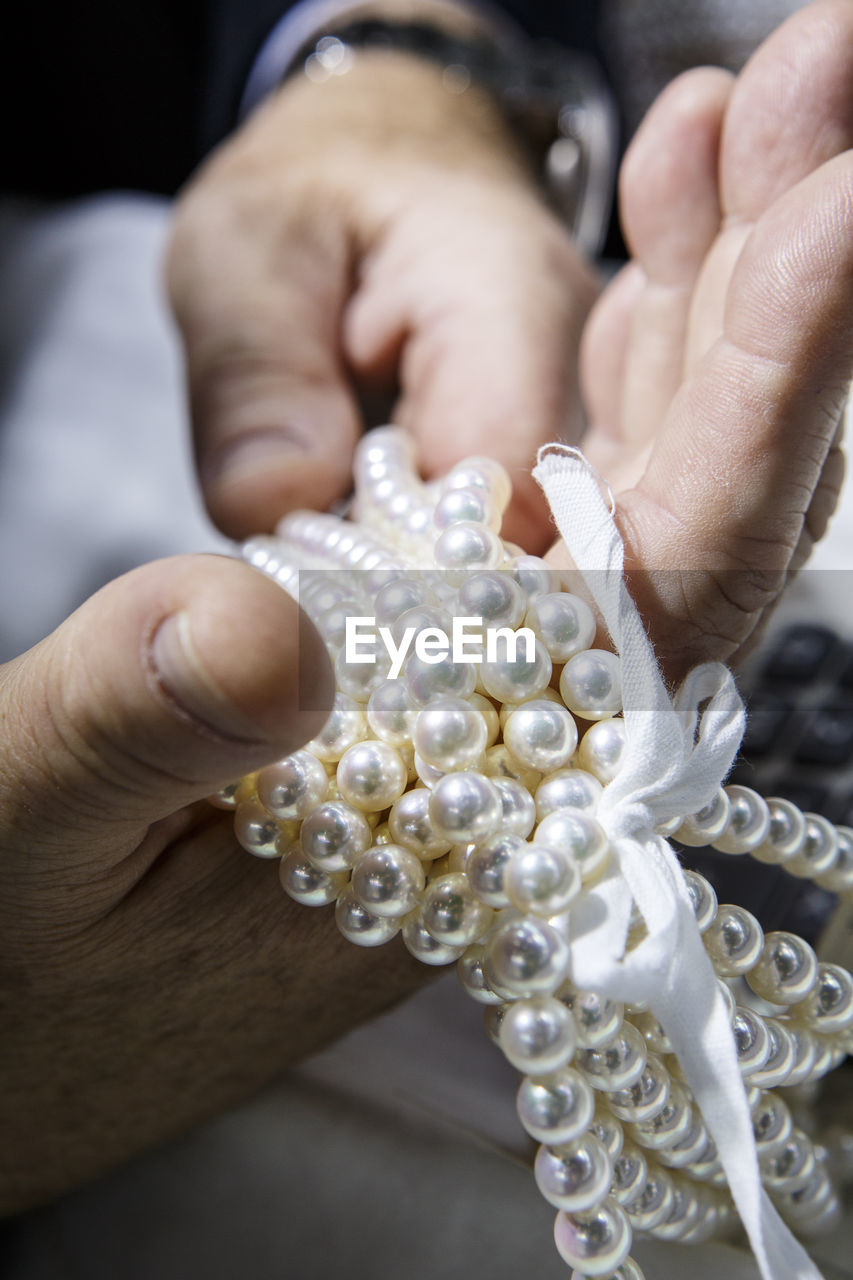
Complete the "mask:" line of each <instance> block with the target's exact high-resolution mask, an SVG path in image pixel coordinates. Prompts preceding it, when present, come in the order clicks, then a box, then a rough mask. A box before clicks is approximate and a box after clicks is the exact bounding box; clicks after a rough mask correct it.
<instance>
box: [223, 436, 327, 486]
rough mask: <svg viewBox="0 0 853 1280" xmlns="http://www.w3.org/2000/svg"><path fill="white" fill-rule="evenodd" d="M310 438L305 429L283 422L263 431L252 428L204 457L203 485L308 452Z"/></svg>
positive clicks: (234, 477)
mask: <svg viewBox="0 0 853 1280" xmlns="http://www.w3.org/2000/svg"><path fill="white" fill-rule="evenodd" d="M311 448H312V441H311V436H310V434H309V433H308V432H307V431H303V430H302V429H301V428H299V427H296V426H292V425H286V426H282V427H276V428H274V429H272V428H270V429H267V430H263V431H252V432H250V433H248V434H246V435H241V436H237V437H236V438H235V439H233V440H229V441H228V442H227V443H226V444H224V445H222V447H221V448H219V449H216V450H215V451H214V452H213V453H212V454H210V455H209V456H208V457H207V458H205V460H204V462H203V464H202V474H203V479H204V481H205V482H206V483H207V484H216V483H217V482H221V481H223V480H238V479H242V477H243V476H247V475H256V474H257V473H258V472H263V471H267V470H268V469H269V468H270V467H277V466H280V465H282V464H286V463H289V462H292V461H293V459H294V457H299V456H300V455H303V456H304V455H306V454H308V453H310V452H311Z"/></svg>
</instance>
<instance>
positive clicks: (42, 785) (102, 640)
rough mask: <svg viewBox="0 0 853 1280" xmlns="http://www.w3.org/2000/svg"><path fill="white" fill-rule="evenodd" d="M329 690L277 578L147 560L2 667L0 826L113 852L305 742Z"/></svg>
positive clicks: (44, 840) (209, 559)
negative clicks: (1, 817) (1, 818)
mask: <svg viewBox="0 0 853 1280" xmlns="http://www.w3.org/2000/svg"><path fill="white" fill-rule="evenodd" d="M332 696H333V681H332V674H331V668H330V665H329V662H328V658H327V656H326V652H325V649H324V647H323V645H322V643H321V642H320V639H319V637H318V636H317V634H316V632H315V631H314V630H313V628H312V626H311V624H310V623H309V622H308V621H307V620H306V619H305V617H304V615H301V614H300V611H299V608H298V606H297V605H296V604H295V603H294V601H293V600H291V598H290V597H289V596H288V595H287V594H286V593H285V592H284V591H283V590H282V589H281V588H280V587H278V586H277V585H276V584H275V583H274V582H272V581H271V580H270V579H268V578H265V577H263V576H262V575H261V574H259V573H258V572H257V571H256V570H254V569H251V568H249V567H248V566H247V565H244V564H241V563H240V562H238V561H232V560H228V559H226V558H224V557H222V558H220V557H215V556H182V557H177V558H175V559H172V560H164V561H160V562H157V563H155V564H150V565H146V566H145V567H144V568H142V569H137V570H135V571H134V572H132V573H129V574H127V575H125V576H124V577H122V578H119V579H117V580H116V581H115V582H112V583H110V584H109V585H108V586H107V587H105V588H103V590H101V591H99V592H98V593H97V594H96V595H94V596H93V597H92V598H91V599H90V600H88V601H87V602H86V603H85V604H84V605H83V606H82V607H81V608H80V609H78V610H77V612H76V613H74V614H73V615H72V616H71V617H70V618H69V619H68V620H67V621H66V622H65V623H63V625H62V626H61V627H60V628H59V629H58V630H57V631H55V632H54V633H53V634H52V635H51V636H49V637H48V638H47V639H46V640H44V641H42V643H41V644H39V645H37V646H36V647H35V648H34V649H32V650H30V651H29V652H28V653H26V654H24V655H23V657H21V658H19V659H17V660H16V661H14V662H12V663H9V664H7V666H6V667H4V668H2V669H0V719H2V720H3V721H4V723H5V732H4V735H3V747H2V751H0V760H2V764H0V813H3V814H4V826H5V827H6V829H7V831H11V832H12V842H13V843H14V844H15V845H20V846H21V847H22V848H23V849H27V850H35V849H38V850H40V851H41V852H42V853H49V851H50V850H51V849H54V850H56V851H57V852H60V853H63V854H64V853H66V852H67V851H69V849H71V850H73V849H74V848H78V849H80V850H84V849H85V850H86V851H87V852H92V853H95V852H97V851H99V850H100V851H102V852H106V851H107V850H108V849H109V850H113V851H114V856H116V857H120V856H122V855H123V854H124V853H126V852H127V850H128V848H129V847H132V841H133V840H134V839H138V838H139V837H140V835H141V833H142V832H144V831H145V830H146V828H147V827H148V825H149V824H150V823H151V822H153V821H155V820H157V819H159V818H163V817H165V816H166V815H168V814H170V813H172V812H174V811H175V810H176V809H178V808H179V807H181V806H183V805H186V804H188V803H190V802H192V801H195V800H199V799H202V798H203V797H204V796H206V795H209V794H210V793H211V792H212V791H214V790H216V789H218V788H219V787H220V786H222V785H223V784H224V783H225V782H227V781H230V780H233V779H234V778H237V777H240V776H242V775H243V774H244V773H247V772H250V771H252V770H253V769H256V768H258V767H260V766H261V765H263V764H265V763H269V762H270V761H272V760H274V759H276V758H278V757H280V756H282V755H286V754H287V753H289V752H290V751H293V750H295V749H296V748H297V747H299V746H301V745H302V744H303V743H305V742H306V741H308V740H309V739H310V738H311V737H312V736H313V735H314V734H315V733H316V732H317V731H318V729H319V728H320V727H321V725H322V724H323V722H324V720H325V718H326V716H327V714H328V708H329V707H330V706H331V702H332ZM128 842H131V843H130V844H129V843H128Z"/></svg>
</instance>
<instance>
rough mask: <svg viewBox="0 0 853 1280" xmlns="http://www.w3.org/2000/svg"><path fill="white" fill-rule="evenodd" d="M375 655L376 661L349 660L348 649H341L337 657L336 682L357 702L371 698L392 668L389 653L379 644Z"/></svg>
mask: <svg viewBox="0 0 853 1280" xmlns="http://www.w3.org/2000/svg"><path fill="white" fill-rule="evenodd" d="M375 656H376V661H375V662H348V661H347V658H346V650H345V649H341V651H340V653H338V654H337V656H336V658H335V683H336V685H337V687H338V689H339V690H340V692H341V693H346V694H348V695H349V697H351V698H352V699H353V700H354V701H355V702H367V701H368V700H369V698H370V695H371V694H372V693H373V690H374V689H376V688H378V687H379V685H380V684H382V682H383V680H385V679H386V677H387V675H388V672H389V671H390V669H391V664H390V661H389V659H388V655H387V654H386V653H385V652H384V650H383V649H381V648H380V647H379V646H377V648H376V653H375Z"/></svg>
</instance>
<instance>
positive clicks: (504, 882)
mask: <svg viewBox="0 0 853 1280" xmlns="http://www.w3.org/2000/svg"><path fill="white" fill-rule="evenodd" d="M355 480H356V496H355V509H356V511H357V513H358V522H357V523H354V522H352V521H344V520H341V519H339V518H337V517H335V516H329V515H317V514H315V513H308V512H300V513H294V514H292V515H291V516H289V517H287V518H286V520H285V521H283V522H282V525H281V526H280V528H279V530H278V535H279V536H277V537H276V538H275V539H260V538H258V539H253V540H252V542H251V543H249V544H247V546H246V548H245V555H246V557H247V558H248V559H249V561H250V562H251V563H252V564H254V565H255V566H256V567H258V568H260V569H262V570H263V571H264V572H266V573H268V574H270V575H271V576H272V577H274V578H275V579H276V580H277V581H278V582H280V583H281V585H283V586H284V587H286V589H288V590H290V591H291V592H293V593H294V594H296V595H298V598H299V600H300V603H301V604H302V605H303V607H304V608H305V609H306V611H307V612H308V614H309V616H310V617H311V618H312V619H313V620H314V622H315V624H316V626H317V628H318V630H319V631H320V633H321V635H322V636H323V638H324V640H325V642H326V644H327V645H328V647H329V650H330V653H331V654H332V656H333V658H334V662H335V672H336V679H337V685H338V692H337V695H336V699H335V706H334V709H333V712H332V715H331V717H330V719H329V721H328V722H327V724H326V726H325V727H324V729H323V731H322V732H321V734H320V735H318V737H317V739H315V740H314V742H312V743H309V744H308V746H307V747H306V748H305V749H304V750H302V751H299V752H295V753H294V754H293V755H291V756H289V757H287V758H286V759H285V760H283V761H280V762H279V763H278V764H276V765H273V766H270V767H269V768H267V769H264V770H261V771H260V773H259V774H257V775H254V776H252V777H250V778H246V779H243V780H241V781H240V782H239V783H236V784H234V785H233V786H232V787H229V788H226V789H225V790H224V791H223V792H222V793H221V794H220V795H219V796H217V797H214V798H213V802H214V803H216V804H219V805H220V806H222V807H227V808H233V809H234V811H235V832H236V835H237V838H238V840H239V842H240V843H241V844H242V845H243V846H244V847H245V848H246V849H248V850H249V851H250V852H252V853H254V854H256V855H257V856H261V857H277V858H280V859H281V882H282V885H283V887H284V889H285V891H286V892H287V893H288V894H289V895H290V896H291V897H293V898H295V899H296V900H297V901H299V902H303V903H306V904H308V905H314V906H321V905H327V904H331V903H334V904H335V919H336V921H337V925H338V928H339V929H340V930H341V932H342V933H343V934H344V936H346V937H347V938H349V939H350V940H351V941H353V942H355V943H357V944H359V945H364V946H375V945H379V944H381V943H383V942H385V941H388V940H389V939H390V938H392V937H394V936H395V935H396V934H398V933H400V934H401V935H402V939H403V943H404V945H405V946H406V947H407V948H408V950H409V951H410V952H411V953H412V954H413V955H415V956H417V957H418V958H419V959H420V960H422V961H424V962H425V963H428V964H447V963H450V962H453V961H456V962H457V964H458V969H459V976H460V980H461V982H462V985H463V986H464V987H465V989H466V990H467V991H468V992H469V994H470V995H471V996H472V997H473V998H474V999H476V1000H478V1001H479V1002H481V1003H483V1004H484V1005H485V1006H486V1021H487V1030H488V1031H489V1034H490V1035H491V1036H492V1038H493V1039H495V1041H496V1042H497V1043H498V1044H499V1045H500V1047H501V1049H502V1050H503V1052H504V1053H505V1055H506V1056H507V1058H508V1059H509V1060H510V1061H511V1062H512V1063H513V1065H515V1066H516V1067H517V1068H518V1069H519V1070H520V1071H521V1072H522V1073H523V1075H524V1079H523V1080H522V1084H521V1086H520V1089H519V1096H518V1110H519V1115H520V1118H521V1121H522V1124H523V1125H524V1127H525V1129H526V1130H527V1132H528V1133H529V1134H530V1136H531V1137H533V1138H534V1139H535V1140H536V1141H537V1142H539V1143H541V1146H540V1148H539V1152H538V1154H537V1156H536V1160H535V1165H534V1168H535V1174H536V1180H537V1183H538V1185H539V1187H540V1190H541V1191H542V1193H543V1195H544V1196H545V1198H546V1199H548V1200H549V1201H550V1202H551V1203H552V1204H553V1205H554V1206H555V1207H556V1208H557V1209H558V1217H557V1223H556V1227H555V1236H556V1239H557V1245H558V1248H559V1250H560V1252H561V1254H562V1255H563V1257H564V1258H565V1259H566V1260H567V1261H568V1262H569V1263H570V1265H571V1266H572V1267H574V1268H576V1270H575V1275H576V1276H577V1277H587V1276H612V1277H614V1280H616V1278H618V1280H641V1272H640V1269H639V1267H638V1266H637V1264H636V1263H635V1262H634V1261H633V1260H632V1259H631V1258H630V1257H629V1256H628V1251H629V1248H630V1243H631V1238H632V1233H633V1232H639V1233H648V1234H651V1235H654V1236H657V1237H659V1238H662V1239H678V1240H683V1241H696V1240H701V1239H706V1238H708V1237H709V1236H711V1235H725V1234H728V1233H731V1231H732V1229H733V1226H734V1225H735V1214H734V1210H733V1206H732V1202H731V1199H730V1197H729V1196H728V1192H727V1189H726V1186H725V1180H724V1177H723V1173H722V1169H721V1166H720V1164H719V1161H718V1159H717V1155H716V1150H715V1148H714V1144H713V1142H712V1141H711V1139H710V1138H709V1135H708V1133H707V1130H706V1129H705V1126H704V1123H703V1121H702V1118H701V1116H700V1115H699V1114H698V1111H697V1109H696V1107H695V1105H694V1102H693V1099H692V1096H691V1094H690V1091H689V1089H688V1088H687V1087H686V1085H685V1084H684V1081H683V1079H682V1077H681V1073H680V1069H679V1064H678V1061H677V1059H676V1058H675V1056H674V1055H673V1054H672V1052H671V1046H669V1044H668V1042H667V1040H666V1037H665V1035H664V1033H663V1031H662V1029H661V1028H660V1026H659V1025H658V1023H657V1021H656V1020H655V1019H654V1018H653V1017H652V1016H651V1015H650V1014H649V1013H648V1012H647V1011H645V1010H643V1009H639V1008H632V1007H627V1008H623V1007H622V1006H618V1005H614V1004H612V1003H611V1002H609V1001H606V1000H603V999H601V998H599V997H598V996H596V995H595V993H592V992H580V991H577V990H576V989H575V988H573V987H572V985H571V983H570V982H568V980H567V970H568V965H569V948H568V945H567V943H566V941H565V938H566V932H565V929H564V928H563V927H562V926H563V924H564V922H565V919H566V913H568V914H569V916H570V914H571V910H572V903H573V902H574V901H575V900H576V899H577V898H578V897H579V896H580V895H581V894H582V893H583V892H584V890H585V888H586V887H588V886H589V885H591V884H593V883H595V881H596V879H597V878H598V877H600V875H601V874H602V872H603V870H604V869H605V867H606V866H607V862H608V859H609V856H610V855H609V848H608V843H607V839H606V837H605V835H604V832H603V830H602V828H601V827H600V826H599V825H598V823H597V822H596V820H595V810H596V805H597V802H598V799H599V797H600V796H601V794H602V790H603V786H605V785H606V784H607V782H608V781H610V780H611V779H612V778H613V777H614V776H615V775H616V773H617V772H618V769H619V763H620V757H621V753H622V749H623V747H624V723H623V721H622V719H621V717H620V716H619V711H620V710H621V695H620V689H619V670H618V659H617V658H616V657H615V656H614V655H613V654H610V653H608V652H606V651H603V650H597V649H595V648H593V647H592V646H593V644H594V638H595V630H596V628H595V621H594V619H593V616H592V614H591V612H590V610H589V609H588V607H587V606H586V604H585V603H584V601H583V600H581V599H579V598H578V597H577V596H575V595H573V594H572V593H570V592H567V591H565V589H564V585H563V583H562V582H561V580H560V579H559V577H558V575H556V574H555V573H554V571H553V570H551V569H550V567H549V566H548V565H547V564H546V563H545V562H544V561H541V560H538V559H537V558H535V557H527V556H523V555H518V554H516V549H515V548H512V547H510V546H508V545H505V544H504V543H502V542H501V540H500V538H499V536H498V531H499V528H500V519H501V515H502V512H503V510H504V509H505V507H506V505H507V503H508V501H509V496H510V488H509V481H508V479H507V477H506V475H505V473H503V471H502V469H501V468H499V467H498V466H497V464H495V463H493V462H492V461H490V460H488V459H473V460H468V461H467V462H465V463H463V464H461V465H460V466H458V467H456V468H454V469H453V471H452V472H450V473H449V475H448V476H447V477H446V478H445V479H444V480H443V481H442V482H439V483H438V484H435V485H424V484H423V483H422V482H421V481H420V480H419V479H418V477H417V475H416V473H415V469H414V458H413V453H412V448H411V445H410V443H409V442H408V440H407V438H406V437H405V436H404V435H403V434H402V433H400V432H398V431H395V430H394V429H384V430H382V431H379V432H374V433H371V435H370V436H369V437H367V438H366V441H365V442H364V443H363V445H362V447H361V448H360V450H359V452H358V455H357V459H356V466H355ZM354 570H358V572H354ZM364 613H371V614H373V615H374V616H375V618H376V622H377V624H378V625H380V626H382V625H384V626H387V627H389V628H390V630H391V633H392V635H393V637H394V640H395V642H396V643H397V644H399V643H400V641H401V639H402V636H403V634H404V633H405V631H406V630H407V629H408V628H411V627H414V628H415V630H421V629H422V628H424V627H428V626H440V627H442V628H444V629H445V630H447V631H448V632H449V629H450V626H451V624H452V619H453V617H454V616H462V617H472V616H475V617H480V618H482V619H483V622H484V626H492V627H496V626H497V627H500V626H502V627H507V628H509V629H510V630H517V629H518V628H519V627H521V626H522V625H523V626H527V627H530V628H531V629H532V630H533V631H534V632H535V634H536V637H537V639H536V651H535V655H534V657H533V659H532V661H529V662H528V661H526V660H524V661H518V660H516V661H512V660H510V658H509V656H508V654H506V653H504V654H501V655H498V656H494V655H493V657H492V660H491V661H490V660H488V655H486V657H487V660H486V661H483V662H482V663H481V664H480V665H479V666H478V667H476V669H475V667H474V665H471V664H463V663H454V662H452V661H450V660H445V661H443V662H440V663H432V662H426V661H424V660H422V659H421V658H419V657H418V655H417V654H410V655H409V656H408V657H407V658H406V661H405V664H404V666H403V671H402V674H401V678H400V679H390V678H389V666H388V663H387V662H386V661H378V662H377V663H376V664H375V665H372V666H371V665H369V664H360V663H352V662H349V661H347V659H346V655H345V648H344V638H345V633H346V619H347V617H351V616H353V615H361V614H364ZM578 720H581V721H582V723H584V722H585V723H586V725H587V727H586V729H585V731H584V732H583V734H582V735H581V734H580V733H579V729H578V724H577V721H578ZM673 828H675V835H676V837H677V839H679V840H680V841H681V842H682V843H683V844H686V845H691V844H692V845H700V844H713V845H714V846H715V847H716V848H718V849H720V850H721V851H722V852H725V853H729V854H733V855H734V854H744V853H749V854H752V856H754V857H757V858H759V859H760V860H763V861H766V862H774V863H778V864H780V865H784V866H785V867H786V869H787V870H789V871H791V872H792V873H793V874H796V875H800V876H807V877H810V878H814V879H816V880H817V881H818V883H821V884H822V885H824V886H825V887H827V888H831V889H833V890H834V891H835V892H848V891H850V890H851V889H853V832H851V831H849V830H848V829H847V828H841V829H836V828H833V827H832V826H831V824H829V823H827V822H826V820H825V819H823V818H821V817H819V816H818V815H814V814H806V815H803V814H802V813H800V811H799V810H798V809H796V807H795V806H793V805H791V804H790V803H789V802H788V801H785V800H782V799H776V798H774V799H771V800H768V801H764V800H763V799H762V798H761V797H760V796H758V795H757V793H755V792H753V791H751V790H750V789H748V788H744V787H735V786H730V787H726V788H721V790H720V792H719V793H718V795H717V796H716V797H715V800H714V801H713V802H712V803H711V804H710V805H709V806H708V807H707V808H706V809H705V810H703V811H702V812H701V813H699V814H695V815H689V816H686V817H685V818H684V819H680V820H678V821H677V822H676V823H673V824H670V825H669V827H668V829H667V831H666V832H664V833H663V834H672V833H673ZM531 836H532V838H531ZM686 876H687V883H688V888H689V890H690V893H691V898H692V901H693V906H694V910H695V912H696V916H697V922H698V923H699V927H700V929H701V930H702V933H703V940H704V943H705V947H706V950H707V952H708V954H709V956H710V958H711V960H712V963H713V965H714V968H715V970H716V972H717V974H718V976H719V979H720V981H721V984H722V986H723V990H724V992H725V994H726V996H727V999H728V1000H729V1004H730V1007H731V1011H732V1027H733V1034H734V1036H735V1042H736V1045H737V1049H738V1057H739V1062H740V1065H741V1070H742V1072H743V1074H744V1077H745V1080H746V1082H747V1086H748V1091H749V1092H748V1096H749V1099H750V1104H751V1106H752V1111H753V1122H754V1129H755V1135H756V1143H757V1148H758V1153H759V1162H760V1167H761V1171H762V1178H763V1180H764V1183H765V1185H766V1186H767V1188H768V1190H769V1191H770V1193H771V1195H772V1196H773V1198H774V1200H775V1202H776V1204H777V1207H778V1208H779V1210H780V1212H781V1213H782V1214H783V1216H785V1217H786V1219H787V1220H788V1221H789V1223H790V1224H791V1225H792V1226H793V1227H794V1228H795V1229H796V1230H798V1231H803V1230H804V1229H806V1228H814V1227H817V1228H818V1229H824V1228H825V1227H826V1226H827V1225H829V1224H830V1223H831V1222H832V1221H833V1219H834V1217H835V1216H837V1213H838V1200H837V1193H836V1191H835V1188H834V1186H833V1184H832V1180H831V1178H830V1175H829V1172H828V1168H827V1157H826V1152H825V1151H823V1150H822V1149H821V1148H820V1147H819V1146H816V1145H815V1144H814V1143H813V1142H812V1141H811V1139H810V1138H809V1137H808V1135H807V1134H806V1133H805V1132H803V1131H802V1130H801V1129H797V1128H795V1126H794V1122H793V1119H792V1116H791V1112H790V1110H789V1108H788V1107H787V1105H786V1104H785V1102H784V1101H783V1100H782V1099H781V1097H780V1096H779V1095H778V1094H777V1093H776V1092H775V1090H776V1089H777V1088H779V1087H783V1086H791V1085H795V1084H800V1085H802V1084H806V1083H810V1082H813V1081H815V1080H817V1079H819V1078H820V1077H821V1076H822V1075H824V1074H825V1073H826V1072H827V1071H829V1070H831V1069H832V1068H833V1067H834V1066H835V1065H837V1063H838V1062H839V1061H840V1060H841V1058H843V1057H844V1056H845V1054H846V1053H847V1052H848V1050H849V1049H850V1048H851V1046H853V1031H851V1027H852V1026H853V979H851V978H850V975H849V974H847V973H846V971H844V970H843V969H840V967H838V966H833V965H821V964H819V963H818V961H817V958H816V956H815V955H814V952H813V951H812V949H811V948H810V947H808V945H807V944H806V943H805V942H803V940H802V939H799V938H797V937H796V936H795V935H792V934H786V933H772V934H768V935H767V936H766V937H765V936H764V934H763V932H762V930H761V926H760V925H759V923H758V921H757V920H756V919H755V917H754V916H752V915H751V914H750V913H749V912H746V911H745V910H744V909H743V908H741V907H738V906H734V905H733V906H723V907H719V906H718V904H717V901H716V897H715V895H714V892H713V890H712V888H711V886H710V885H709V884H708V882H707V881H706V880H704V879H703V878H702V877H701V876H698V875H696V874H695V873H692V872H688V873H686ZM642 930H643V925H642V921H638V922H637V923H636V925H635V927H634V929H633V930H632V934H631V935H630V936H629V946H630V945H632V944H634V943H636V942H638V941H639V940H640V938H641V936H642Z"/></svg>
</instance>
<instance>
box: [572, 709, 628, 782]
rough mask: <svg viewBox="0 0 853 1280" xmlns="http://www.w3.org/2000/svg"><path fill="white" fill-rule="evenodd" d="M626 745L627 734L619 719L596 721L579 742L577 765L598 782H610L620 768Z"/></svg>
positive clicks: (623, 722)
mask: <svg viewBox="0 0 853 1280" xmlns="http://www.w3.org/2000/svg"><path fill="white" fill-rule="evenodd" d="M627 745H628V734H627V731H626V729H625V721H624V720H622V719H621V717H620V718H614V717H612V716H611V717H609V718H608V719H607V720H598V721H597V722H596V723H595V724H591V725H590V726H589V728H588V729H587V731H586V733H585V734H584V735H583V737H582V738H581V740H580V746H579V747H578V755H577V763H578V765H579V766H580V768H581V769H585V770H586V771H587V772H588V773H591V774H593V775H594V776H595V777H596V778H598V780H599V782H601V783H607V782H612V780H613V779H614V778H615V777H616V775H617V773H618V772H619V770H620V768H621V767H622V760H623V758H624V755H625V748H626V746H627Z"/></svg>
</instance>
